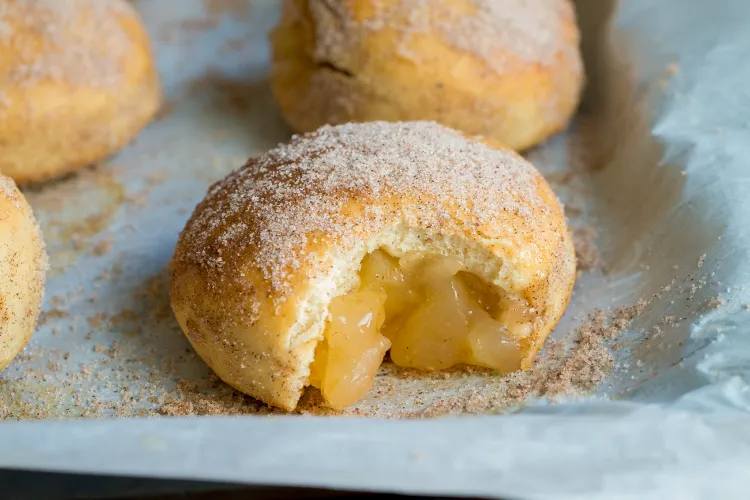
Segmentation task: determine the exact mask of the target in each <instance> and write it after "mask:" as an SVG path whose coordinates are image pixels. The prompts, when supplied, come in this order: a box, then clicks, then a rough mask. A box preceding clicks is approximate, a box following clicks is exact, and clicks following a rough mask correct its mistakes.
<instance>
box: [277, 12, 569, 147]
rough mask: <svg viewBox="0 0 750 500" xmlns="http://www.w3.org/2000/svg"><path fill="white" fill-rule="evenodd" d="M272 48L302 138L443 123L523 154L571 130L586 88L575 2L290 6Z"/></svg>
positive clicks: (288, 112)
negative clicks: (383, 123) (361, 125)
mask: <svg viewBox="0 0 750 500" xmlns="http://www.w3.org/2000/svg"><path fill="white" fill-rule="evenodd" d="M271 42H272V48H273V53H272V63H273V70H272V78H271V83H272V88H273V91H274V94H275V96H276V99H277V101H278V103H279V106H280V108H281V111H282V113H283V115H284V116H285V117H286V119H287V120H288V121H289V123H290V124H291V125H292V127H293V128H294V129H295V130H297V131H298V132H309V131H312V130H315V129H316V128H318V127H319V126H321V125H324V124H340V123H346V122H351V121H355V122H365V121H372V120H387V121H399V120H435V121H437V122H440V123H442V124H444V125H448V126H450V127H453V128H455V129H458V130H462V131H464V132H466V133H467V134H470V135H481V136H484V137H489V138H492V139H494V140H496V141H499V142H501V143H503V144H505V145H507V146H508V147H510V148H513V149H516V150H522V149H526V148H528V147H530V146H533V145H535V144H537V143H539V142H541V141H543V140H544V139H546V138H547V137H549V136H550V135H552V134H554V133H555V132H557V131H560V130H562V129H563V128H565V126H566V125H567V123H568V121H569V119H570V118H571V116H572V115H573V113H574V112H575V109H576V107H577V104H578V100H579V95H580V91H581V87H582V83H583V66H582V62H581V55H580V49H579V32H578V27H577V25H576V19H575V12H574V9H573V6H572V5H571V3H570V2H569V0H429V1H424V0H286V2H285V4H284V10H283V14H282V17H281V21H280V23H279V25H278V26H277V27H276V29H275V30H274V32H273V33H272V35H271Z"/></svg>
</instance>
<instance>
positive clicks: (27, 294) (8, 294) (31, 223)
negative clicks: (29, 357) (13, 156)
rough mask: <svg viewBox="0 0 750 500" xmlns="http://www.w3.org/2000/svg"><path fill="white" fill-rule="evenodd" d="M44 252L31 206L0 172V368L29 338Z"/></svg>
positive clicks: (41, 286)
mask: <svg viewBox="0 0 750 500" xmlns="http://www.w3.org/2000/svg"><path fill="white" fill-rule="evenodd" d="M46 271H47V255H46V253H45V251H44V241H43V240H42V235H41V231H40V230H39V226H38V225H37V222H36V219H34V215H33V214H32V213H31V208H30V207H29V205H28V204H27V203H26V200H25V199H24V197H23V195H22V194H21V193H20V192H19V191H18V189H17V188H16V186H15V184H14V183H13V181H12V180H10V179H9V178H7V177H4V176H2V175H0V371H2V370H3V369H5V367H6V366H8V364H9V363H10V362H11V361H12V360H13V358H15V357H16V356H17V355H18V353H19V352H21V350H22V349H23V348H24V346H25V345H26V344H27V343H28V342H29V339H31V335H32V334H33V332H34V326H35V324H36V319H37V317H38V316H39V310H40V308H41V304H42V297H43V296H44V278H45V273H46Z"/></svg>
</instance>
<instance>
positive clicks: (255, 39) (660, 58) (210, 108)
mask: <svg viewBox="0 0 750 500" xmlns="http://www.w3.org/2000/svg"><path fill="white" fill-rule="evenodd" d="M578 3H579V10H580V17H581V24H582V27H583V29H584V34H585V52H586V57H587V67H588V70H589V90H588V95H587V100H586V102H585V103H584V106H583V111H582V117H581V119H580V120H579V121H578V123H577V124H576V126H575V127H574V129H573V130H572V131H571V132H570V133H569V134H567V135H566V136H561V137H557V138H555V139H554V140H553V141H552V142H551V143H550V144H548V145H546V146H545V147H544V148H542V149H540V150H537V151H534V152H532V153H531V157H532V159H533V160H534V161H535V163H536V164H537V165H538V166H539V167H540V168H541V169H542V170H543V172H544V173H545V174H546V175H547V176H548V178H550V180H551V182H552V184H553V186H554V187H555V188H556V190H557V191H558V194H559V195H560V196H561V198H562V199H563V201H565V202H566V204H567V205H568V208H569V209H571V208H572V209H573V210H572V211H569V216H570V217H571V221H572V222H573V224H574V225H579V224H580V225H581V227H583V228H584V229H587V228H589V229H593V230H595V231H596V232H597V234H598V236H597V237H596V238H595V242H596V250H598V252H599V253H600V254H601V256H600V258H599V261H600V263H601V266H599V267H596V268H595V269H594V270H592V271H587V272H585V273H584V274H583V275H582V277H581V280H580V282H579V285H578V288H577V292H576V296H575V298H574V303H573V306H572V309H571V311H569V314H568V315H567V316H566V319H565V322H564V323H563V324H562V325H561V326H560V328H558V334H559V335H564V334H565V332H570V331H573V330H575V327H576V326H577V325H579V324H581V323H582V322H584V319H585V318H584V317H583V316H582V314H583V313H586V312H588V311H591V310H593V309H595V308H597V307H603V306H609V307H619V306H629V305H632V304H635V303H636V301H637V300H638V299H645V300H647V301H648V305H647V306H646V307H645V310H644V311H643V313H642V314H640V315H637V316H636V317H635V318H634V320H633V322H632V323H631V324H630V325H629V327H628V328H627V329H626V330H625V332H624V333H623V334H621V335H620V336H618V338H617V340H616V344H617V346H616V347H617V348H618V349H617V350H616V351H615V356H616V365H615V369H614V370H613V371H612V373H611V374H610V376H609V377H608V379H607V381H606V383H604V384H603V385H602V386H601V388H600V389H601V390H600V391H598V393H597V394H596V395H595V396H592V397H588V398H585V399H583V400H573V401H563V402H558V403H557V404H553V405H549V404H544V403H536V404H527V405H526V406H525V407H524V408H523V411H520V412H516V413H513V414H511V415H503V416H477V417H466V416H464V417H460V418H448V419H438V420H426V421H419V422H412V421H384V420H378V419H342V418H324V419H321V418H299V417H273V418H247V417H244V418H242V417H217V416H214V417H199V418H196V417H193V418H169V419H148V420H144V419H125V420H114V419H108V420H93V421H92V420H83V421H82V420H70V421H49V420H47V421H43V422H27V421H25V422H20V423H11V422H7V423H2V424H0V450H2V453H0V467H16V468H31V469H44V470H62V471H76V472H92V473H112V474H121V475H143V476H149V477H170V478H195V479H210V480H226V481H237V482H248V483H257V484H280V485H281V484H283V485H311V486H324V487H334V488H351V489H368V490H369V489H372V490H381V491H397V492H409V493H433V494H456V495H479V496H491V497H502V496H506V497H510V498H549V497H555V498H566V497H570V498H586V497H601V496H605V495H606V496H607V497H608V498H609V497H611V498H632V497H636V496H637V497H639V498H652V497H653V498H662V497H664V496H669V497H680V498H702V497H703V496H707V495H708V494H714V495H718V496H723V497H725V498H734V497H740V496H741V495H743V494H744V493H745V491H746V488H747V486H748V482H750V478H747V476H746V474H745V473H744V472H743V471H746V470H748V467H750V418H749V417H748V416H747V414H748V410H750V391H749V390H748V386H747V383H748V380H750V359H749V358H750V332H748V330H747V327H746V326H744V327H743V325H746V324H747V320H748V319H750V311H749V310H748V306H747V305H748V304H750V290H748V289H747V288H746V287H745V283H748V277H750V276H749V275H750V263H749V262H748V261H747V258H746V255H747V252H748V250H750V233H748V230H747V218H748V216H749V215H750V201H748V197H747V193H748V180H749V179H750V173H749V172H750V169H748V166H747V165H746V163H747V162H748V160H747V159H746V158H749V157H750V156H748V154H747V153H749V152H750V151H748V150H749V149H750V141H748V139H750V112H748V111H747V110H749V109H750V91H748V89H750V85H748V83H750V68H747V67H745V65H743V64H742V63H743V61H744V60H745V58H746V54H747V53H750V52H748V50H750V30H749V29H748V28H749V27H750V26H748V23H750V4H748V3H747V2H745V1H742V0H734V1H733V0H714V1H710V2H709V1H707V0H690V1H684V0H683V1H677V0H669V1H668V0H664V1H662V2H650V1H648V0H628V1H623V2H620V3H619V5H615V3H614V2H610V1H600V0H580V1H579V2H578ZM136 4H137V5H138V7H139V9H141V11H142V13H143V17H144V19H145V20H146V23H147V25H148V27H149V30H150V32H151V34H152V37H153V38H154V41H155V45H156V48H157V56H158V59H159V65H160V69H161V73H162V75H163V78H164V82H163V83H164V87H165V93H166V95H167V97H168V101H167V105H166V106H165V111H164V113H163V116H162V117H161V118H160V119H159V120H158V121H156V122H155V123H154V124H152V125H151V126H149V127H148V129H147V130H146V131H145V132H144V133H143V134H141V136H139V138H138V139H137V141H136V142H135V143H134V144H133V145H131V146H130V147H129V148H127V149H126V150H125V151H123V152H122V153H121V154H119V155H117V156H116V157H114V158H113V159H112V160H111V161H109V162H108V164H107V165H106V166H103V167H102V168H99V169H97V170H91V171H88V172H84V173H83V174H81V175H78V176H76V177H73V178H71V179H66V180H63V181H59V182H57V183H55V184H54V185H52V186H47V187H45V188H43V189H41V190H39V191H36V192H28V193H27V196H28V197H29V200H30V202H31V203H32V205H33V206H34V208H35V210H36V213H37V215H38V217H39V218H40V219H41V222H42V225H43V228H44V231H45V236H46V238H47V240H48V244H49V251H50V254H51V261H52V266H53V269H52V273H51V276H50V279H49V286H48V296H47V299H46V303H45V311H46V312H45V317H44V319H43V321H42V323H43V324H42V325H41V327H40V329H39V332H38V334H37V335H36V337H35V339H34V341H33V343H32V345H31V346H30V348H29V349H27V351H26V352H25V354H24V356H23V357H22V359H20V360H19V361H17V362H16V363H14V364H13V365H12V367H11V368H10V369H9V370H8V371H6V372H5V373H3V375H2V378H0V380H1V381H2V382H0V384H1V385H0V404H5V407H2V406H0V412H2V411H3V408H5V410H4V411H5V414H4V415H3V416H5V417H6V418H17V417H22V418H24V419H33V418H39V417H41V418H45V419H49V418H53V417H71V416H72V417H75V416H101V417H106V416H113V415H115V416H133V415H153V414H155V413H158V412H160V411H162V410H163V409H164V408H165V407H166V408H169V402H168V401H167V403H165V398H171V397H173V396H174V395H175V394H182V393H184V392H185V390H186V389H185V387H181V386H180V384H182V385H183V386H184V381H185V380H191V381H194V382H195V386H194V387H193V389H195V391H196V392H197V393H202V392H203V391H205V390H210V391H214V392H216V393H219V396H220V398H219V399H218V400H220V401H223V402H224V403H226V402H227V400H228V401H229V403H230V404H222V405H220V406H219V407H218V408H217V407H215V406H212V405H211V401H212V400H211V399H210V398H204V399H202V400H200V401H192V402H191V404H192V405H193V407H192V408H191V409H190V410H191V411H192V412H194V413H247V412H249V411H257V412H264V411H265V410H264V409H263V408H262V407H261V406H260V405H254V403H252V402H251V401H248V400H247V399H246V398H241V397H239V396H236V395H233V394H229V395H228V394H227V393H226V388H225V387H223V386H222V385H220V384H215V383H212V382H210V378H209V379H207V378H206V376H207V375H208V371H207V369H206V368H205V367H204V366H203V365H202V363H201V362H200V360H198V359H196V358H195V356H194V354H192V351H191V350H190V349H189V346H188V344H187V342H186V341H185V340H184V339H183V338H182V335H181V334H180V333H179V329H178V328H177V327H176V324H175V323H174V320H173V319H172V317H171V314H170V312H169V308H168V297H167V288H168V265H169V259H170V258H171V254H172V250H173V248H174V243H175V241H176V236H177V233H178V231H179V230H180V229H181V228H182V225H183V224H184V221H185V220H186V219H187V217H188V215H189V212H190V211H191V210H192V208H193V207H194V205H195V203H196V202H197V201H198V200H199V199H200V198H201V197H202V196H203V194H204V192H205V189H206V187H207V185H208V184H209V183H210V182H212V181H213V180H215V179H218V178H221V177H222V176H224V175H225V174H226V173H228V172H229V171H230V170H232V169H233V168H236V167H237V166H239V165H241V164H242V163H243V162H244V159H245V158H246V157H247V156H250V155H252V154H257V153H259V152H262V151H264V150H266V149H268V148H269V147H272V146H273V145H275V144H276V143H278V142H280V141H283V140H286V139H287V138H288V136H289V134H290V132H289V130H288V129H287V128H286V127H285V125H284V124H283V121H282V120H281V118H280V117H279V116H278V113H277V111H276V110H275V107H274V105H273V100H272V99H271V96H270V92H269V90H268V84H267V81H266V74H267V43H266V40H265V34H266V31H267V29H268V27H269V26H271V25H272V24H273V20H274V19H275V16H276V15H277V12H278V3H277V2H273V1H265V2H263V1H259V0H256V1H254V2H215V1H207V2H201V1H197V0H190V1H184V0H183V1H182V2H180V10H179V11H177V10H176V9H175V8H174V3H173V2H171V1H169V0H144V1H142V2H136ZM709 19H710V22H709V21H708V20H709ZM580 137H584V139H585V141H584V142H585V148H584V149H583V150H581V149H580V147H579V145H577V141H578V140H579V138H580ZM579 156H582V158H581V161H582V162H583V164H584V165H583V166H584V167H588V166H590V165H591V166H593V167H594V169H595V170H594V171H593V173H590V174H588V173H586V170H587V169H586V168H581V165H580V164H579V159H577V158H578V157H579ZM571 179H573V180H572V181H571ZM70 200H78V202H76V203H71V201H70ZM207 380H208V381H209V382H206V381H207ZM458 380H459V382H460V383H461V384H464V383H469V382H470V381H469V382H467V379H466V377H464V378H463V379H458ZM471 383H473V382H471ZM493 388H495V387H494V386H491V387H489V389H493ZM406 403H408V406H410V407H414V406H419V405H421V408H422V409H424V407H429V406H430V405H431V404H432V403H434V401H429V400H427V401H425V400H420V401H415V400H413V399H410V400H408V401H407V402H406ZM365 409H366V410H367V411H365V413H367V412H368V411H369V412H371V413H373V414H378V411H379V410H382V408H380V409H379V408H377V403H374V402H373V403H372V405H370V406H369V407H367V408H365ZM479 409H480V410H484V409H492V406H490V407H489V408H481V407H480V408H479Z"/></svg>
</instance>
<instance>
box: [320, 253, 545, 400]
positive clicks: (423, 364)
mask: <svg viewBox="0 0 750 500" xmlns="http://www.w3.org/2000/svg"><path fill="white" fill-rule="evenodd" d="M359 278H360V286H359V288H358V289H357V290H355V291H353V292H351V293H348V294H346V295H343V296H340V297H336V298H335V299H333V300H332V301H331V304H330V308H329V321H328V325H327V327H326V330H325V333H324V340H323V341H321V342H320V343H319V344H318V347H317V349H316V351H315V360H314V362H313V364H312V366H311V374H310V385H312V386H314V387H317V388H319V389H320V390H321V392H322V394H323V397H324V398H325V400H326V402H327V403H328V404H329V405H330V406H331V407H333V408H336V409H342V408H345V407H347V406H350V405H352V404H354V403H355V402H357V401H358V400H359V399H360V398H361V397H362V396H364V394H365V393H367V391H368V390H369V389H370V387H372V382H373V378H374V377H375V374H376V372H377V370H378V367H379V366H380V364H381V362H382V361H383V357H384V356H385V354H386V352H387V351H388V350H389V349H390V356H391V360H392V361H393V362H394V363H395V364H397V365H399V366H404V367H409V368H416V369H420V370H442V369H445V368H449V367H451V366H454V365H458V364H468V365H476V366H482V367H486V368H491V369H493V370H497V371H498V372H501V373H510V372H513V371H516V370H518V369H519V368H520V367H521V360H522V358H523V353H522V350H521V347H520V345H519V340H520V339H521V338H523V337H526V336H527V335H528V334H529V333H531V330H532V328H533V323H534V321H535V319H536V315H535V314H534V311H533V309H531V308H530V306H529V304H528V303H527V302H526V301H525V300H523V299H522V298H518V297H511V296H508V295H506V294H503V293H502V292H501V291H498V290H496V289H495V288H494V287H492V286H489V285H487V284H485V283H484V282H482V281H481V280H480V279H479V278H477V277H476V276H474V275H473V274H471V273H469V272H468V271H466V269H465V267H464V266H463V264H461V262H459V261H458V260H456V259H451V258H446V257H441V256H425V255H424V254H421V253H417V252H414V253H410V254H407V255H406V256H405V257H403V258H401V259H396V258H394V257H391V256H390V255H389V254H387V253H386V252H384V251H382V250H376V251H375V252H373V253H371V254H369V255H367V256H366V257H365V259H364V260H363V261H362V270H361V271H360V273H359Z"/></svg>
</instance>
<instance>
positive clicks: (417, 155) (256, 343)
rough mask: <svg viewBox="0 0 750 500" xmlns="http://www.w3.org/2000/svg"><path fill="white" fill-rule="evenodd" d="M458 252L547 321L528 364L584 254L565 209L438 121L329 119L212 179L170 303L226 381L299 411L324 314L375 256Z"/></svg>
mask: <svg viewBox="0 0 750 500" xmlns="http://www.w3.org/2000/svg"><path fill="white" fill-rule="evenodd" d="M377 249H384V250H385V251H387V252H388V253H389V254H391V255H392V256H395V257H401V256H404V255H406V254H407V253H410V252H420V255H437V256H446V257H452V258H456V259H459V260H461V261H462V262H463V263H464V265H465V268H466V269H467V271H469V272H471V273H473V274H475V275H476V276H477V277H479V278H480V279H481V280H483V281H484V282H486V283H491V284H492V285H493V286H497V287H500V288H502V289H504V290H514V291H522V292H524V293H525V295H526V296H527V297H529V301H530V302H531V306H532V307H533V308H534V309H535V310H536V314H537V315H538V319H537V321H536V322H535V325H534V328H533V330H532V331H530V332H528V334H527V335H526V336H525V338H524V339H523V341H524V343H523V354H524V357H523V362H522V363H521V367H522V368H526V367H528V366H529V365H530V363H531V361H532V360H533V358H534V355H535V353H536V351H537V350H538V349H539V347H540V346H541V345H542V343H543V342H544V339H545V338H546V337H547V335H548V334H549V332H550V331H551V330H552V328H553V327H554V325H555V324H556V323H557V321H558V320H559V318H560V317H561V315H562V314H563V311H564V309H565V307H566V306H567V303H568V301H569V299H570V294H571V291H572V286H573V282H574V279H575V255H574V251H573V246H572V242H571V237H570V235H569V232H568V230H567V228H566V226H565V220H564V216H563V212H562V209H561V207H560V205H559V204H558V201H557V198H556V197H555V196H554V194H553V193H552V191H551V190H550V188H549V186H548V185H547V184H546V182H545V181H544V179H543V178H542V177H541V175H540V174H539V173H538V172H537V171H536V170H535V169H534V167H533V166H532V165H531V164H529V163H528V162H526V161H525V160H524V159H523V158H521V157H520V156H518V155H517V154H516V153H514V152H512V151H511V150H507V149H495V148H493V147H490V146H488V145H486V144H485V143H482V142H478V141H474V140H470V139H467V138H466V137H464V136H463V135H462V134H461V133H459V132H456V131H453V130H451V129H448V128H445V127H443V126H441V125H438V124H436V123H431V122H408V123H387V122H370V123H365V124H347V125H341V126H335V127H331V126H326V127H323V128H321V129H320V130H318V131H316V132H314V133H310V134H307V135H304V136H298V137H295V138H294V139H293V140H292V141H291V143H289V144H287V145H282V146H279V147H277V148H276V149H274V150H272V151H269V152H268V153H266V154H265V155H263V156H261V157H259V158H257V159H251V160H250V161H249V162H248V163H247V164H246V165H245V166H244V167H243V168H241V169H239V170H238V171H236V172H234V173H232V174H231V175H229V176H228V177H227V178H225V179H224V180H222V181H220V182H218V183H217V184H215V185H214V186H212V187H211V188H210V190H209V192H208V194H207V196H206V198H205V199H204V200H203V201H202V202H201V203H200V204H199V205H198V207H197V208H196V210H195V212H194V213H193V215H192V217H191V219H190V220H189V222H188V223H187V226H186V227H185V229H184V231H183V232H182V234H181V235H180V238H179V242H178V244H177V249H176V251H175V256H174V260H173V264H174V267H173V275H172V287H171V294H172V299H171V301H172V308H173V309H174V312H175V313H176V316H177V319H178V321H179V323H180V326H181V327H182V329H183V331H184V332H185V334H186V336H187V337H188V338H189V339H190V342H191V343H192V344H193V346H194V347H195V349H196V351H197V352H198V354H199V355H200V356H201V357H202V358H203V359H204V360H205V361H206V362H207V363H208V365H209V366H210V367H211V368H212V369H213V370H214V371H215V372H216V373H217V374H218V375H219V377H221V378H222V379H223V380H224V381H226V382H228V383H229V384H231V385H233V386H234V387H236V388H237V389H239V390H240V391H243V392H245V393H247V394H249V395H251V396H253V397H255V398H258V399H260V400H262V401H264V402H266V403H268V404H270V405H274V406H279V407H281V408H285V409H293V408H295V406H296V404H297V402H298V399H299V397H300V395H301V391H302V389H303V388H304V387H305V386H306V385H307V384H309V383H310V364H311V362H312V361H313V357H314V352H315V349H316V345H317V344H318V343H319V342H320V341H321V339H322V338H323V333H324V329H325V327H326V318H327V312H328V307H329V305H330V303H331V300H332V299H333V298H334V297H339V296H342V295H343V294H346V293H348V292H350V291H351V290H352V289H353V287H355V286H356V284H357V282H358V277H357V272H358V271H359V270H360V267H361V264H362V261H363V259H364V258H365V256H366V255H367V254H368V253H371V252H373V251H375V250H377Z"/></svg>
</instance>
